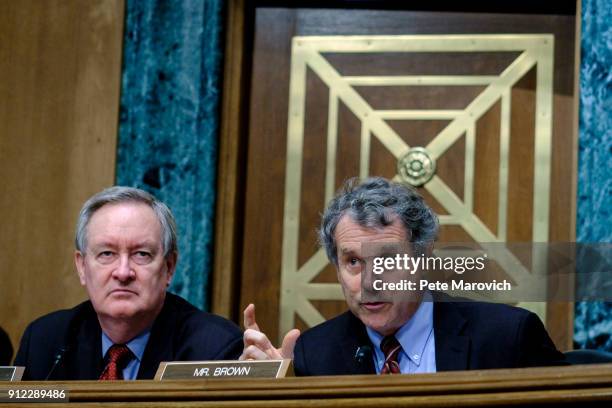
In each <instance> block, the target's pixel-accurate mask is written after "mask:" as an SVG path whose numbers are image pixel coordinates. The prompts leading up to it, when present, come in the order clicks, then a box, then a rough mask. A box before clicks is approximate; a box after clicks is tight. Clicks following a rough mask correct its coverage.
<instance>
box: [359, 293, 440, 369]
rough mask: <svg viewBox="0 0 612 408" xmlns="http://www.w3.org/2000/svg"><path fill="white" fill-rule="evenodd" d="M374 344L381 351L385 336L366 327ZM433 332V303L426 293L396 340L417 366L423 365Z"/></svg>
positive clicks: (396, 334)
mask: <svg viewBox="0 0 612 408" xmlns="http://www.w3.org/2000/svg"><path fill="white" fill-rule="evenodd" d="M366 330H367V332H368V336H369V337H370V341H371V342H372V344H373V345H374V346H375V347H376V348H377V350H380V343H381V342H382V339H383V337H384V336H383V335H381V334H380V333H378V332H377V331H376V330H374V329H371V328H370V327H367V326H366ZM432 332H433V301H432V297H431V294H430V293H429V292H426V293H425V294H424V296H423V300H422V301H421V304H420V305H419V307H418V309H417V311H416V312H415V313H414V315H413V316H412V317H411V318H410V319H409V320H408V321H407V322H406V323H404V325H403V326H402V327H400V328H399V329H398V331H397V332H396V333H395V338H396V339H397V341H398V342H399V343H400V344H401V346H402V351H403V352H404V354H405V355H406V356H407V357H408V358H409V359H410V361H412V362H413V363H414V364H416V365H417V366H420V365H421V360H422V359H423V353H424V351H425V345H426V344H427V341H428V340H429V338H430V337H431V333H432Z"/></svg>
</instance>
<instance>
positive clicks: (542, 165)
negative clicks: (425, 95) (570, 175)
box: [279, 34, 554, 338]
mask: <svg viewBox="0 0 612 408" xmlns="http://www.w3.org/2000/svg"><path fill="white" fill-rule="evenodd" d="M553 43H554V38H553V36H552V35H548V34H537V35H535V34H534V35H522V34H521V35H518V34H517V35H505V34H504V35H501V34H500V35H423V36H418V35H416V36H414V35H410V36H325V37H323V36H311V37H295V38H294V39H293V44H292V55H291V76H290V89H289V118H288V129H287V163H286V184H285V209H284V224H283V250H282V271H281V294H280V296H281V299H280V306H281V308H280V324H279V331H280V335H281V336H282V335H283V334H284V333H285V332H286V331H287V330H289V329H291V328H293V327H294V316H295V314H297V315H299V317H300V318H301V319H302V320H303V321H304V322H305V323H306V324H308V325H310V326H313V325H316V324H318V323H321V322H322V321H324V320H325V319H324V317H323V316H322V315H321V313H320V312H319V311H318V310H317V309H316V308H315V307H314V306H313V305H312V303H311V302H310V300H315V299H316V300H342V299H344V298H343V295H342V291H341V288H340V285H339V284H332V283H313V282H312V280H313V279H314V278H315V277H316V276H317V275H318V274H319V273H320V272H321V271H322V270H323V268H324V267H325V266H326V265H327V264H328V261H327V258H326V257H325V253H324V252H323V250H318V252H316V253H315V254H314V255H313V256H312V257H311V258H310V259H309V260H308V261H306V262H305V263H304V264H303V265H302V266H301V267H299V265H298V245H299V227H300V226H299V219H300V194H301V190H300V189H301V184H302V183H301V179H302V174H301V172H302V150H303V144H304V120H305V98H306V73H307V68H309V69H310V70H311V71H312V72H313V73H314V74H315V75H317V76H318V78H319V79H321V80H322V81H323V83H325V84H326V85H327V87H328V88H329V101H328V128H327V149H326V151H327V153H326V155H327V156H326V157H325V158H321V162H322V163H325V165H326V173H325V174H326V175H325V181H324V182H325V202H324V203H321V209H323V208H324V206H325V204H326V203H327V202H328V201H329V200H330V199H331V198H332V196H333V193H334V181H335V168H336V159H337V157H336V153H337V131H338V105H339V102H340V101H341V102H342V103H343V104H344V105H345V106H346V107H347V108H348V109H349V110H350V111H352V113H353V114H354V115H355V116H356V117H357V118H358V119H359V120H360V121H361V141H360V146H361V151H360V162H359V163H360V166H359V176H360V177H361V178H365V177H367V176H368V169H369V159H370V138H371V137H375V138H376V139H377V140H378V141H379V142H380V143H382V145H383V146H384V147H385V148H386V149H387V150H388V151H389V152H391V154H393V156H395V157H396V159H398V160H401V159H402V158H403V157H405V156H406V155H407V154H408V153H409V152H410V151H411V149H414V148H416V147H417V146H409V145H407V144H406V143H405V142H404V140H403V139H402V138H401V137H400V136H399V135H398V134H397V133H396V132H395V131H394V130H393V129H392V128H391V127H390V126H389V125H388V124H387V122H386V120H391V119H393V120H439V119H443V120H449V121H450V123H449V124H448V125H447V126H446V127H445V128H444V129H443V130H442V131H441V132H440V133H438V135H437V136H436V137H435V138H434V139H433V140H431V141H430V143H429V144H428V145H427V146H421V147H420V148H421V149H423V152H426V154H427V156H428V157H429V158H430V160H431V161H432V163H435V162H436V161H437V160H438V159H439V158H440V157H441V156H442V155H444V153H445V152H446V151H447V150H448V149H449V148H450V147H451V146H452V145H453V143H455V142H456V141H457V140H458V139H459V138H460V137H461V136H462V135H465V136H466V139H465V140H466V147H465V152H466V153H465V179H464V191H465V195H464V197H465V198H464V199H463V200H462V199H461V198H459V197H458V196H457V195H456V194H455V193H454V192H453V191H452V190H451V189H450V188H449V187H448V185H446V184H445V182H444V180H442V179H441V178H440V177H438V176H437V175H435V174H433V176H431V177H428V178H427V180H425V184H424V186H423V187H424V188H425V189H426V190H427V191H428V192H429V193H430V194H431V195H432V196H433V197H434V198H435V199H436V200H437V201H438V202H439V203H440V204H442V206H443V207H444V208H445V209H446V211H447V212H448V215H442V216H440V222H441V224H447V225H459V226H461V227H462V228H463V229H464V230H465V231H466V232H467V233H468V234H469V235H470V236H471V237H472V238H474V240H475V241H477V242H479V243H488V242H490V243H494V242H505V241H506V231H507V226H506V222H507V221H506V210H507V206H508V203H507V195H508V156H509V154H508V153H509V143H510V114H511V112H510V106H511V104H510V102H511V101H510V98H511V92H510V91H511V88H512V86H513V85H514V84H516V83H517V81H519V80H520V79H521V78H522V77H523V76H524V75H526V74H527V73H528V72H529V71H530V70H531V69H533V68H534V67H535V69H536V75H537V84H536V90H535V94H536V112H535V115H536V116H535V146H534V149H535V152H534V157H535V168H534V169H533V179H534V191H535V192H537V194H534V195H533V209H534V210H533V219H532V220H531V222H532V226H533V228H532V230H533V236H532V240H533V241H534V242H546V241H548V222H549V214H548V213H549V193H548V191H549V188H548V187H549V181H550V172H551V138H552V86H553V81H552V80H553ZM411 52H412V53H415V52H419V53H423V52H428V53H436V52H438V53H444V52H454V53H456V52H462V53H470V52H515V53H518V56H517V57H516V58H515V59H514V60H513V61H512V62H511V63H510V64H509V65H508V66H507V67H506V68H505V69H504V70H503V71H502V72H501V74H499V75H420V76H414V75H405V76H370V75H368V76H342V75H341V74H340V73H339V71H338V70H337V69H336V68H335V67H334V66H333V65H332V64H331V63H330V62H329V61H328V60H327V59H326V58H325V56H324V54H325V53H336V54H337V53H411ZM381 55H382V54H381ZM386 58H390V57H388V56H387V57H386ZM392 63H393V61H392V60H391V58H390V59H389V64H392ZM431 85H435V86H449V87H452V86H460V85H463V86H465V85H478V86H483V87H484V89H483V91H482V92H480V94H478V96H477V97H476V98H474V99H473V100H472V101H471V103H469V104H468V106H467V107H465V109H462V110H375V109H373V108H372V107H371V106H370V105H369V104H368V103H367V102H366V100H365V99H364V98H363V97H362V96H361V95H360V94H359V93H358V92H357V91H356V90H355V89H354V87H355V86H431ZM498 101H501V124H500V125H501V127H500V163H499V177H500V182H499V191H498V198H499V200H498V202H499V208H498V214H499V215H498V231H497V233H496V234H494V233H493V232H491V230H490V229H489V228H488V227H487V226H486V225H485V224H484V223H483V222H482V221H481V220H480V219H479V218H478V217H477V216H476V215H475V214H474V213H473V191H474V176H475V175H474V165H475V157H474V152H475V137H476V135H475V123H476V121H477V120H478V119H479V118H480V117H481V116H482V115H484V114H485V113H486V112H487V111H488V110H489V109H490V108H491V107H492V106H493V105H494V104H495V103H497V102H498ZM395 179H396V180H397V181H401V177H400V175H399V174H398V175H397V176H396V177H395ZM484 249H486V248H484ZM495 260H496V262H498V263H499V264H500V265H501V266H502V267H503V269H504V270H505V272H506V273H507V274H508V276H509V277H510V278H511V279H512V280H514V281H515V282H517V284H519V285H520V282H521V276H525V275H526V274H529V271H527V270H526V268H525V267H524V266H523V265H522V264H521V263H520V262H519V261H518V260H517V259H516V258H515V257H514V255H513V254H512V253H510V252H507V254H505V255H504V256H500V257H498V258H497V259H495ZM543 262H545V259H539V258H537V257H534V259H533V260H532V267H536V266H537V265H540V264H542V263H543ZM524 306H531V308H532V310H533V309H535V311H536V312H537V313H538V314H539V315H540V317H541V318H544V305H543V304H532V305H524ZM281 338H282V337H281Z"/></svg>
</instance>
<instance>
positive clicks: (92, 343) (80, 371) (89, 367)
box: [66, 302, 104, 380]
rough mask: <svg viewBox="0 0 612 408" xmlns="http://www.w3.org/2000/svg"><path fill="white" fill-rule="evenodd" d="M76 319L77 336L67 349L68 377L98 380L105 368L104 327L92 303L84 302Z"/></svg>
mask: <svg viewBox="0 0 612 408" xmlns="http://www.w3.org/2000/svg"><path fill="white" fill-rule="evenodd" d="M74 319H75V321H74V322H73V323H72V324H74V328H75V329H74V330H75V331H74V334H75V335H76V338H74V339H71V340H70V343H71V345H70V346H69V348H68V350H67V353H68V355H69V359H68V361H67V362H66V378H73V379H75V380H96V379H98V378H99V377H100V374H101V373H102V369H103V368H104V361H103V358H102V329H100V324H99V323H98V317H97V316H96V313H95V311H94V310H93V307H92V306H91V303H89V302H87V303H86V304H84V305H83V306H82V310H80V311H79V312H78V314H77V315H76V316H75V318H74ZM69 336H72V334H69Z"/></svg>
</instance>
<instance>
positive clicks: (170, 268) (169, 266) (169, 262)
mask: <svg viewBox="0 0 612 408" xmlns="http://www.w3.org/2000/svg"><path fill="white" fill-rule="evenodd" d="M164 261H165V262H166V279H167V281H166V286H170V282H171V281H172V277H173V276H174V272H175V271H176V263H177V262H178V252H176V251H174V252H172V253H171V254H169V255H168V256H167V257H166V259H165V260H164Z"/></svg>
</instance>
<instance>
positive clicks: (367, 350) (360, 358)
mask: <svg viewBox="0 0 612 408" xmlns="http://www.w3.org/2000/svg"><path fill="white" fill-rule="evenodd" d="M371 353H372V347H370V346H368V345H365V346H359V347H357V351H356V352H355V361H357V363H358V364H363V362H364V361H365V359H366V358H367V357H369V356H370V354H371Z"/></svg>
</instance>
